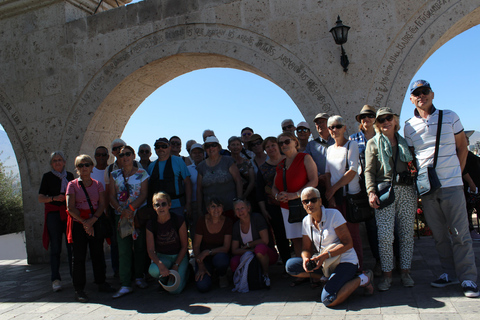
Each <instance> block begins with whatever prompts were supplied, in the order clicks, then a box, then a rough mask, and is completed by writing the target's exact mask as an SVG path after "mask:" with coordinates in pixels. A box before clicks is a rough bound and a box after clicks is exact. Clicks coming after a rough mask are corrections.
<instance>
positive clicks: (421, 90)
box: [412, 88, 432, 97]
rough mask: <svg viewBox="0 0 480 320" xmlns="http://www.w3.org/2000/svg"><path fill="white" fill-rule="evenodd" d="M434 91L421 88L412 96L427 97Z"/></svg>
mask: <svg viewBox="0 0 480 320" xmlns="http://www.w3.org/2000/svg"><path fill="white" fill-rule="evenodd" d="M431 91H432V90H430V89H429V88H420V89H417V90H415V91H413V92H412V94H413V95H414V96H415V97H420V95H422V94H423V95H424V96H427V95H429V94H430V92H431Z"/></svg>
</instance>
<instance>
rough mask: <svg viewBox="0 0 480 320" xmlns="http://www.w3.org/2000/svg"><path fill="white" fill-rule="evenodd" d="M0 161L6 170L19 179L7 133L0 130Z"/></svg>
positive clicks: (15, 159) (15, 160)
mask: <svg viewBox="0 0 480 320" xmlns="http://www.w3.org/2000/svg"><path fill="white" fill-rule="evenodd" d="M0 161H2V163H3V165H4V166H5V167H6V168H7V170H10V171H12V172H13V174H16V175H18V176H19V177H20V174H19V170H18V164H17V158H16V157H15V152H14V151H13V148H12V144H11V143H10V139H8V136H7V133H6V132H5V131H3V130H0Z"/></svg>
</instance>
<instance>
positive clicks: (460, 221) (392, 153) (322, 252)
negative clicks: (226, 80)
mask: <svg viewBox="0 0 480 320" xmlns="http://www.w3.org/2000/svg"><path fill="white" fill-rule="evenodd" d="M410 94H411V95H410V100H411V102H412V103H413V104H414V105H415V109H414V116H413V117H412V118H411V119H409V120H408V121H407V122H406V123H405V128H404V137H403V136H402V135H400V133H399V130H400V124H399V117H398V115H397V114H395V112H393V111H392V109H390V108H385V107H384V108H380V109H378V110H376V109H375V108H374V107H372V106H369V105H365V106H364V107H363V108H362V109H361V110H360V112H359V113H358V114H357V115H356V120H357V122H358V123H359V131H358V132H357V133H355V134H353V135H351V136H350V137H346V135H345V133H346V130H347V127H346V121H345V120H344V118H342V117H341V116H339V115H333V116H330V115H328V114H326V113H319V114H317V115H316V116H315V118H314V119H313V122H314V123H315V127H316V131H317V132H318V135H319V136H318V138H315V139H310V136H311V131H310V127H309V124H308V123H307V122H300V123H299V124H297V126H295V124H294V123H293V121H292V120H289V119H287V120H285V121H283V122H282V124H281V127H282V133H281V134H279V135H278V136H277V137H275V136H270V137H266V138H262V137H261V136H260V135H258V134H255V133H254V130H253V129H251V128H249V127H246V128H244V129H242V130H241V132H240V136H239V137H237V136H233V137H231V138H230V139H229V140H228V144H227V147H228V150H226V149H223V148H222V146H221V144H220V141H219V140H218V138H217V137H216V136H215V133H214V132H213V131H212V130H205V131H204V132H203V140H204V141H203V144H200V143H197V142H196V141H194V140H189V141H188V142H187V143H186V147H187V151H188V154H189V156H188V157H182V156H180V151H181V146H182V143H181V140H180V138H179V137H178V136H173V137H171V138H170V139H167V138H159V139H157V140H156V141H155V143H154V145H153V146H154V150H155V153H156V154H157V156H158V159H157V160H155V161H153V162H151V161H150V157H151V155H152V150H151V148H150V146H149V145H148V144H142V145H141V146H140V147H139V148H138V156H139V158H140V161H136V160H135V158H136V154H135V150H134V149H133V148H132V147H131V146H128V145H127V144H126V143H125V142H124V141H123V140H121V139H115V140H114V141H113V142H112V144H111V148H110V150H111V152H112V154H113V155H114V157H115V162H114V163H113V164H110V165H108V158H109V149H108V148H106V147H103V146H101V147H98V148H97V149H96V150H95V163H96V164H95V163H94V161H93V159H92V158H91V157H90V156H88V155H79V156H77V157H76V158H75V169H76V173H77V176H78V178H76V179H74V175H73V174H72V173H70V172H67V171H66V170H65V165H66V162H65V156H64V154H63V153H62V152H59V151H56V152H53V153H52V154H51V159H50V164H51V167H52V170H51V171H49V172H48V173H46V174H44V176H43V179H42V182H41V187H40V191H39V201H40V202H41V203H44V204H45V228H44V235H43V241H44V247H45V248H46V249H47V248H48V246H50V255H51V269H52V272H51V273H52V276H51V280H52V289H53V290H54V291H59V290H61V289H62V284H61V277H60V273H59V267H60V252H61V248H62V235H63V234H64V233H65V234H66V239H67V246H66V247H67V252H68V257H69V259H68V260H69V267H70V274H71V276H72V279H73V286H74V289H75V299H76V300H77V301H80V302H87V301H88V296H87V295H86V293H85V291H84V288H85V284H86V272H85V262H86V253H87V247H88V248H89V250H90V257H91V261H92V266H93V273H94V280H95V283H96V284H97V285H98V289H99V291H101V292H111V293H113V298H120V297H122V296H124V295H126V294H129V293H131V292H133V285H135V286H136V287H138V288H146V287H147V286H148V281H147V280H149V279H152V278H153V279H157V280H158V282H159V283H160V285H161V286H162V287H163V288H164V289H165V290H167V291H169V292H170V293H173V294H178V293H180V292H182V290H183V289H184V287H185V285H186V283H187V281H188V279H189V274H190V273H193V274H192V277H193V278H194V279H195V283H196V286H197V289H198V290H199V291H200V292H206V291H209V290H210V289H211V288H212V286H213V284H214V283H217V282H218V284H219V286H220V287H221V288H225V287H227V286H229V284H230V282H231V281H233V286H234V289H233V290H235V291H238V292H246V291H248V290H249V286H250V289H253V288H254V286H258V287H270V285H271V280H270V275H269V266H271V265H272V264H274V263H276V262H277V261H279V262H281V263H282V264H283V265H284V266H285V272H286V274H289V275H291V276H293V277H295V278H294V280H293V282H292V284H291V285H292V286H296V285H299V284H300V283H302V282H304V281H305V280H307V281H310V282H311V283H312V285H319V286H323V291H322V293H321V301H322V302H323V303H324V304H325V305H326V306H328V307H333V306H336V305H338V304H340V303H341V302H343V301H344V300H345V299H347V298H348V296H349V295H350V294H351V293H352V292H353V291H355V290H356V289H357V288H358V287H363V290H364V293H365V294H366V295H371V294H373V292H374V281H373V277H374V275H375V276H381V278H380V280H379V281H376V287H377V289H378V290H379V291H386V290H389V288H390V287H391V285H392V284H393V277H392V271H393V270H394V269H395V265H396V264H397V268H398V270H399V272H400V275H401V277H400V279H401V283H402V285H403V286H405V287H413V286H414V285H415V282H414V280H413V279H412V277H411V275H410V269H411V264H412V255H413V246H414V236H413V233H414V219H415V214H416V210H417V199H418V195H417V194H420V198H421V203H422V206H423V210H424V213H425V217H426V221H427V224H428V225H429V227H430V228H431V230H432V232H433V237H434V239H435V244H436V249H437V251H438V254H439V256H440V261H441V264H442V268H443V269H444V273H443V274H441V275H439V277H438V279H436V280H434V281H433V282H432V283H431V285H432V286H434V287H445V286H448V285H452V284H459V283H461V287H462V289H463V292H464V294H465V296H467V297H478V296H479V292H478V288H477V285H476V280H477V273H476V266H475V256H474V252H473V249H472V237H473V238H475V236H477V234H476V233H475V232H474V231H471V228H469V219H468V218H467V217H468V213H467V204H466V200H465V196H464V181H463V180H465V181H466V183H467V184H468V187H469V189H468V190H469V192H470V190H477V187H476V185H475V182H474V179H472V178H470V175H468V173H467V172H465V171H464V168H465V164H466V161H467V154H468V150H467V137H466V135H465V132H464V129H463V127H462V124H461V122H460V119H459V118H458V116H457V115H456V114H455V113H454V112H453V111H450V110H439V109H436V108H435V107H434V106H433V103H432V100H433V97H434V93H433V91H432V89H431V87H430V84H429V83H428V82H427V81H424V80H418V81H415V82H414V83H413V84H412V86H411V88H410ZM471 161H474V160H471ZM472 174H473V173H472ZM462 177H463V179H462ZM472 192H473V191H472ZM359 194H362V195H364V196H363V200H364V202H365V203H366V206H367V209H368V206H370V209H369V210H370V211H371V213H372V215H371V217H368V218H365V219H363V220H362V222H358V221H352V219H350V218H349V217H348V213H349V210H351V206H350V204H349V203H350V200H349V199H351V198H353V197H354V196H357V198H358V195H359ZM360 223H365V226H366V230H367V236H368V241H369V245H370V249H371V251H372V255H373V256H374V258H375V259H376V265H375V266H374V267H373V271H372V270H369V269H367V268H365V266H364V263H363V251H362V250H363V249H362V240H361V237H360ZM104 239H107V241H108V243H109V244H110V246H111V247H110V252H111V262H112V269H113V271H114V273H115V276H118V277H119V279H120V283H121V287H120V288H119V289H114V288H112V286H111V285H110V284H108V283H107V282H106V281H105V279H106V277H105V273H106V265H105V257H104V251H103V243H104ZM189 239H190V240H191V243H192V244H191V249H192V250H191V252H189ZM394 240H396V242H398V244H399V246H398V248H396V249H394V245H393V244H394ZM291 247H292V248H291ZM395 261H397V263H395ZM252 265H255V266H257V265H258V269H255V268H252V267H251V266H252ZM249 266H250V267H249ZM229 269H230V270H231V273H233V277H232V276H231V274H230V273H229V272H228V271H229ZM252 270H254V271H252ZM255 270H258V276H257V277H256V279H257V282H258V283H255V284H253V283H252V282H249V281H250V279H253V278H254V277H251V276H248V277H247V273H248V272H256V271H255Z"/></svg>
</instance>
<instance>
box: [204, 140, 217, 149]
mask: <svg viewBox="0 0 480 320" xmlns="http://www.w3.org/2000/svg"><path fill="white" fill-rule="evenodd" d="M203 147H204V148H205V150H207V149H210V148H216V147H218V143H216V142H213V143H205V144H204V145H203Z"/></svg>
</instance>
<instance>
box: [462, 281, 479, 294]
mask: <svg viewBox="0 0 480 320" xmlns="http://www.w3.org/2000/svg"><path fill="white" fill-rule="evenodd" d="M462 289H463V294H464V295H465V297H469V298H476V297H478V296H479V295H480V293H479V292H478V287H477V284H476V283H475V282H473V281H471V280H465V281H463V282H462Z"/></svg>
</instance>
